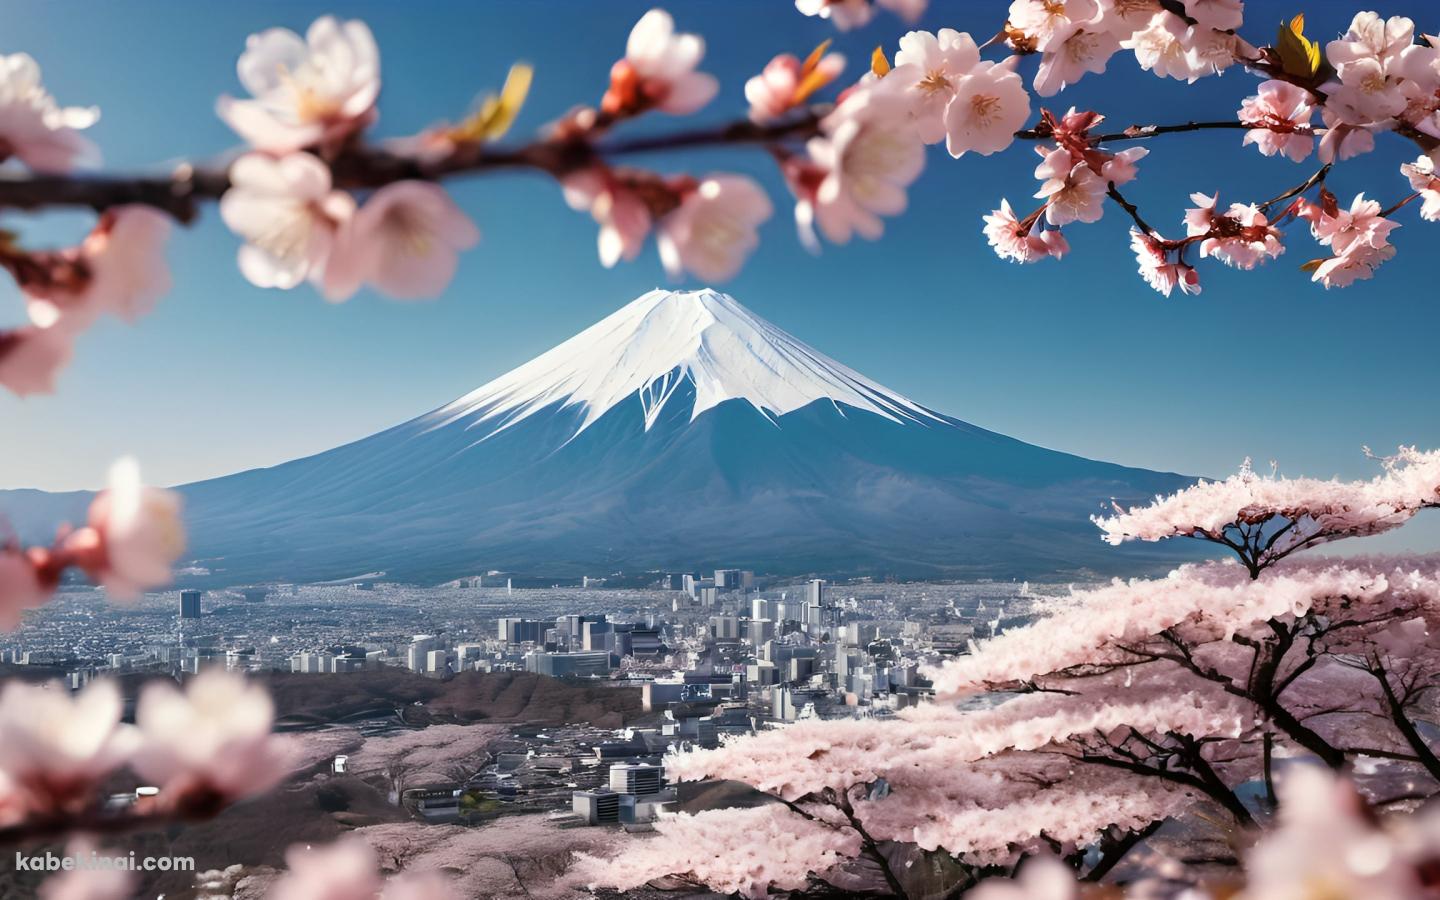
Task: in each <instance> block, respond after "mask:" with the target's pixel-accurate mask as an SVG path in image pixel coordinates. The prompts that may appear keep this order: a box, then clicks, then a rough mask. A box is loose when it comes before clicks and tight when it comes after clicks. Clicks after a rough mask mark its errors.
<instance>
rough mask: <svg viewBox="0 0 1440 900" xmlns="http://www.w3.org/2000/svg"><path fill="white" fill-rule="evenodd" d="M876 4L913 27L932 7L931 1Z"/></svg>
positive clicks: (883, 0)
mask: <svg viewBox="0 0 1440 900" xmlns="http://www.w3.org/2000/svg"><path fill="white" fill-rule="evenodd" d="M875 3H876V5H877V6H879V7H880V8H882V9H886V10H889V11H890V12H892V13H894V14H895V15H896V16H899V17H900V19H901V20H902V21H905V22H909V23H911V24H912V25H913V24H914V23H915V22H918V21H919V20H920V17H921V16H923V15H925V10H926V9H927V8H928V7H929V6H930V0H875Z"/></svg>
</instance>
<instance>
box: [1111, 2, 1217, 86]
mask: <svg viewBox="0 0 1440 900" xmlns="http://www.w3.org/2000/svg"><path fill="white" fill-rule="evenodd" d="M1120 46H1121V47H1123V48H1125V49H1126V50H1132V51H1134V53H1135V59H1136V61H1138V62H1139V63H1140V68H1142V69H1144V70H1146V71H1147V72H1154V73H1155V74H1156V75H1159V76H1161V77H1163V78H1175V79H1178V80H1180V81H1186V82H1193V81H1195V80H1197V79H1199V78H1202V77H1204V76H1206V75H1211V74H1214V73H1216V72H1220V71H1223V70H1224V69H1226V68H1228V67H1229V66H1230V64H1231V63H1233V62H1234V61H1235V56H1236V53H1237V52H1239V51H1240V50H1241V49H1243V48H1242V46H1241V44H1240V42H1239V39H1238V38H1236V37H1235V35H1233V34H1229V33H1226V32H1223V31H1216V30H1214V29H1210V28H1205V27H1203V26H1199V25H1196V26H1189V25H1187V24H1185V21H1184V20H1183V19H1181V18H1180V17H1179V16H1176V15H1175V14H1173V13H1171V12H1168V11H1167V12H1161V13H1158V14H1156V15H1155V16H1154V17H1153V18H1152V19H1151V20H1150V23H1149V24H1148V25H1147V26H1146V27H1144V28H1142V29H1140V30H1138V31H1136V32H1134V33H1133V34H1132V35H1130V36H1129V37H1127V38H1124V39H1122V40H1121V41H1120Z"/></svg>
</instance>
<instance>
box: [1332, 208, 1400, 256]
mask: <svg viewBox="0 0 1440 900" xmlns="http://www.w3.org/2000/svg"><path fill="white" fill-rule="evenodd" d="M1399 227H1400V223H1398V222H1395V221H1392V220H1391V219H1388V218H1386V217H1385V216H1383V215H1381V210H1380V204H1379V203H1377V202H1376V201H1374V200H1366V199H1365V195H1364V194H1356V195H1355V199H1354V200H1353V201H1351V203H1350V208H1349V209H1337V210H1336V212H1335V214H1334V215H1328V214H1326V213H1324V212H1323V211H1321V212H1320V214H1319V215H1318V216H1316V217H1315V220H1314V221H1313V222H1312V223H1311V226H1310V230H1311V231H1312V232H1313V233H1314V235H1315V239H1316V240H1317V241H1319V242H1320V243H1321V244H1324V245H1325V246H1327V247H1329V248H1330V249H1331V250H1334V251H1335V253H1336V255H1337V256H1339V255H1345V254H1348V253H1351V252H1352V251H1358V252H1359V253H1360V254H1364V253H1365V252H1366V251H1370V250H1383V249H1385V248H1386V247H1387V245H1388V244H1389V243H1390V238H1389V236H1390V232H1392V231H1394V230H1395V229H1396V228H1399Z"/></svg>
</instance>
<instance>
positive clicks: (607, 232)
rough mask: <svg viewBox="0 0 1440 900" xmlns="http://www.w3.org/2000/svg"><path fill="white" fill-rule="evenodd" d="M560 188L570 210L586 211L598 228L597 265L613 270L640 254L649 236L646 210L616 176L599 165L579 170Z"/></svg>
mask: <svg viewBox="0 0 1440 900" xmlns="http://www.w3.org/2000/svg"><path fill="white" fill-rule="evenodd" d="M560 186H561V188H562V189H563V190H564V192H565V202H566V203H568V204H569V205H570V208H571V209H575V210H583V211H587V212H589V213H590V215H591V216H593V217H594V219H595V221H596V223H598V224H599V225H600V237H599V250H600V264H601V265H603V266H604V267H605V268H607V269H610V268H614V266H615V264H616V263H617V262H619V261H620V260H622V259H623V260H626V261H630V260H633V259H635V257H637V256H639V255H640V251H641V250H642V249H643V248H644V246H645V238H646V237H647V236H648V235H649V234H650V226H651V215H650V208H649V207H648V206H647V205H646V203H645V201H644V199H642V198H641V196H640V194H639V193H638V192H637V191H636V190H635V189H634V188H633V187H632V186H631V185H630V184H629V183H627V180H626V179H625V178H623V177H621V174H620V173H617V172H613V171H611V170H610V169H608V168H605V167H603V166H595V167H591V168H586V169H579V170H577V171H575V172H571V173H570V174H568V175H566V176H565V177H564V178H563V179H562V180H561V182H560Z"/></svg>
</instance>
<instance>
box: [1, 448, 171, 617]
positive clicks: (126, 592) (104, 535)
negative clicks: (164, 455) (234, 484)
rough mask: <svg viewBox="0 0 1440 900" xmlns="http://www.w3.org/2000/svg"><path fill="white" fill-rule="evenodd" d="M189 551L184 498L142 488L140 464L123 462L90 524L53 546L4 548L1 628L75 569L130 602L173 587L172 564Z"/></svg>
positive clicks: (100, 497) (98, 501) (39, 601)
mask: <svg viewBox="0 0 1440 900" xmlns="http://www.w3.org/2000/svg"><path fill="white" fill-rule="evenodd" d="M184 550H185V530H184V527H183V526H182V524H181V522H180V497H179V495H178V494H176V493H175V492H173V491H167V490H162V489H160V488H153V487H148V486H146V485H144V484H142V483H141V481H140V469H139V466H138V465H136V463H135V461H134V460H133V459H122V460H120V461H119V462H117V463H116V464H115V465H114V466H113V467H112V468H111V470H110V483H109V486H108V487H107V488H106V489H105V490H103V491H101V492H100V493H99V494H98V495H96V497H95V500H94V501H93V502H92V503H91V504H90V511H89V515H88V518H87V521H86V523H85V524H84V525H83V526H81V527H79V528H68V527H67V528H64V529H62V530H61V532H60V534H59V535H58V537H57V538H56V540H55V543H54V545H52V546H50V547H30V548H28V549H27V548H22V547H20V546H19V545H18V544H15V543H13V542H11V543H8V544H3V545H0V629H10V628H13V627H15V624H16V623H17V622H18V621H19V618H20V613H21V612H22V611H23V610H26V609H32V608H34V607H37V606H40V605H42V604H43V603H45V601H46V600H47V599H48V598H49V596H50V594H51V593H52V592H54V590H55V588H56V587H57V586H58V585H59V584H60V578H61V576H62V575H64V573H65V571H66V570H67V569H69V568H70V567H72V566H73V567H76V568H78V569H80V570H82V571H83V572H84V573H85V574H86V576H88V577H89V578H90V579H91V580H92V581H94V582H95V583H96V584H99V585H103V586H104V587H105V589H106V592H107V593H108V594H109V595H110V596H111V597H113V598H117V599H126V598H131V597H134V596H136V595H137V594H139V593H141V592H143V591H145V590H148V589H151V588H157V587H161V586H163V585H166V584H169V583H170V566H171V565H172V564H173V563H174V562H175V560H177V559H178V558H179V557H180V554H181V553H183V552H184Z"/></svg>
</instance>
